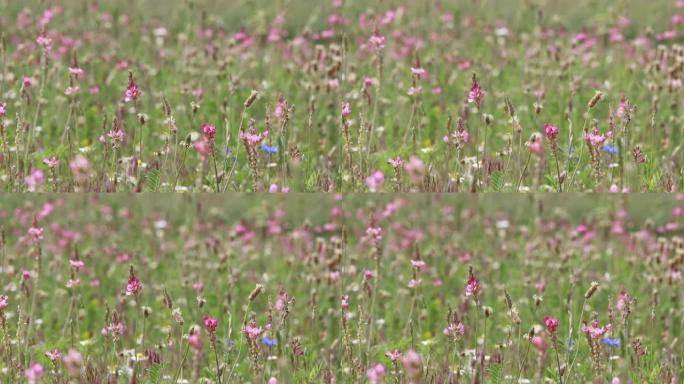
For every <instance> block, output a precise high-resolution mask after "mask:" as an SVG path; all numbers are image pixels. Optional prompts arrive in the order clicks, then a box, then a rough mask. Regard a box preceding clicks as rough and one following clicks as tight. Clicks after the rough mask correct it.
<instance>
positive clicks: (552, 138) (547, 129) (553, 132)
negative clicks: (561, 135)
mask: <svg viewBox="0 0 684 384" xmlns="http://www.w3.org/2000/svg"><path fill="white" fill-rule="evenodd" d="M544 133H545V134H546V140H548V141H549V143H555V142H556V139H557V138H558V127H556V126H555V125H551V124H548V123H547V124H544Z"/></svg>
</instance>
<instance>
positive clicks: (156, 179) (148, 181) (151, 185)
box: [145, 169, 161, 192]
mask: <svg viewBox="0 0 684 384" xmlns="http://www.w3.org/2000/svg"><path fill="white" fill-rule="evenodd" d="M160 184H161V173H160V172H159V170H158V169H153V170H151V171H149V172H147V176H145V186H146V187H147V190H148V191H149V192H158V191H159V185H160Z"/></svg>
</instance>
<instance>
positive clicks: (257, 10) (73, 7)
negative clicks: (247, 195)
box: [0, 0, 675, 31]
mask: <svg viewBox="0 0 684 384" xmlns="http://www.w3.org/2000/svg"><path fill="white" fill-rule="evenodd" d="M93 3H96V4H97V5H98V7H99V8H100V9H101V10H103V11H108V12H110V13H113V14H126V15H128V16H129V17H131V18H133V19H136V18H141V19H146V20H150V19H154V18H158V19H160V20H164V23H163V24H164V25H167V26H178V25H181V24H184V23H187V22H188V17H201V16H200V15H201V14H202V13H205V14H206V17H207V20H211V21H213V22H215V23H221V24H223V26H224V27H226V28H227V29H229V30H237V29H239V27H240V26H242V25H245V24H249V25H252V24H254V23H257V24H259V23H263V22H265V21H269V20H271V19H272V18H273V17H274V16H275V15H277V14H278V13H280V12H283V11H285V12H286V13H287V16H288V27H289V28H290V29H293V30H296V31H299V30H302V29H303V28H304V27H306V26H308V27H311V28H322V27H323V26H324V25H325V21H326V19H327V16H328V15H329V13H330V11H331V9H332V0H228V1H226V0H164V1H158V0H106V1H102V0H99V1H98V0H64V1H59V2H55V1H46V0H26V1H16V0H0V8H2V12H0V13H1V14H2V16H3V17H5V18H6V19H7V20H10V22H11V20H13V19H14V17H15V16H16V15H17V14H18V13H19V12H20V11H21V10H24V9H28V10H32V11H33V12H40V11H41V10H42V9H45V8H48V7H50V6H54V5H57V4H59V5H62V6H63V7H64V8H65V10H66V12H67V15H69V16H72V17H78V15H79V14H81V13H82V12H85V11H86V10H87V9H88V7H89V6H90V4H93ZM438 3H439V4H441V7H442V9H443V10H444V11H448V12H450V13H452V14H455V15H457V16H477V17H478V18H481V19H485V20H487V21H495V20H505V21H508V22H509V23H511V24H512V22H513V21H521V19H522V20H528V21H529V24H528V25H527V26H525V25H524V23H521V25H520V27H522V28H525V27H528V28H530V29H532V28H534V27H535V26H536V25H537V24H538V23H537V22H536V20H538V19H537V15H539V14H540V12H541V13H542V14H544V15H545V16H544V18H543V19H544V20H546V21H548V22H556V23H561V24H563V25H565V26H567V27H568V28H569V29H577V27H578V26H582V27H590V26H591V25H593V24H594V23H603V22H605V21H606V20H615V19H616V17H617V15H622V14H626V15H628V16H629V17H630V18H631V20H632V22H633V24H634V26H635V27H638V28H642V27H649V26H650V27H654V28H656V27H658V29H662V28H663V27H664V24H666V23H669V19H670V15H672V13H673V11H674V9H675V1H674V0H611V1H602V0H574V1H570V0H510V1H509V0H444V1H441V2H436V1H413V0H411V1H407V0H345V4H346V6H345V9H344V12H343V13H344V14H345V15H347V16H354V15H356V14H358V12H359V11H361V10H376V11H377V12H384V10H386V9H387V8H389V7H392V6H398V5H403V6H406V7H407V13H409V14H412V13H419V14H420V13H425V12H431V13H432V14H434V15H439V14H441V13H443V12H442V11H438V10H437V9H436V4H438ZM458 19H459V18H458V17H457V20H458ZM7 20H5V22H7ZM352 21H353V22H356V20H355V19H352Z"/></svg>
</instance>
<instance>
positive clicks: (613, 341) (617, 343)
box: [601, 336, 620, 348]
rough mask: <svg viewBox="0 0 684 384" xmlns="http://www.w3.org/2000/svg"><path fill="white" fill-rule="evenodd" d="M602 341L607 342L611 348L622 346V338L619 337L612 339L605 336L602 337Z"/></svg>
mask: <svg viewBox="0 0 684 384" xmlns="http://www.w3.org/2000/svg"><path fill="white" fill-rule="evenodd" d="M601 341H602V342H603V344H605V345H607V346H609V347H611V348H615V347H619V346H620V339H617V338H615V339H611V338H610V337H608V336H604V337H603V339H601Z"/></svg>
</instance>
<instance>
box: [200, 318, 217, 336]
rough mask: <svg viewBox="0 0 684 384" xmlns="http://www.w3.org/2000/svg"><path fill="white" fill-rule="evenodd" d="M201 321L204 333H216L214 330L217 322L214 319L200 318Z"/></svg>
mask: <svg viewBox="0 0 684 384" xmlns="http://www.w3.org/2000/svg"><path fill="white" fill-rule="evenodd" d="M202 321H203V322H204V329H206V331H207V332H208V333H209V334H214V333H216V328H217V327H218V320H216V319H214V318H213V317H209V316H204V317H203V318H202Z"/></svg>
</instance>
